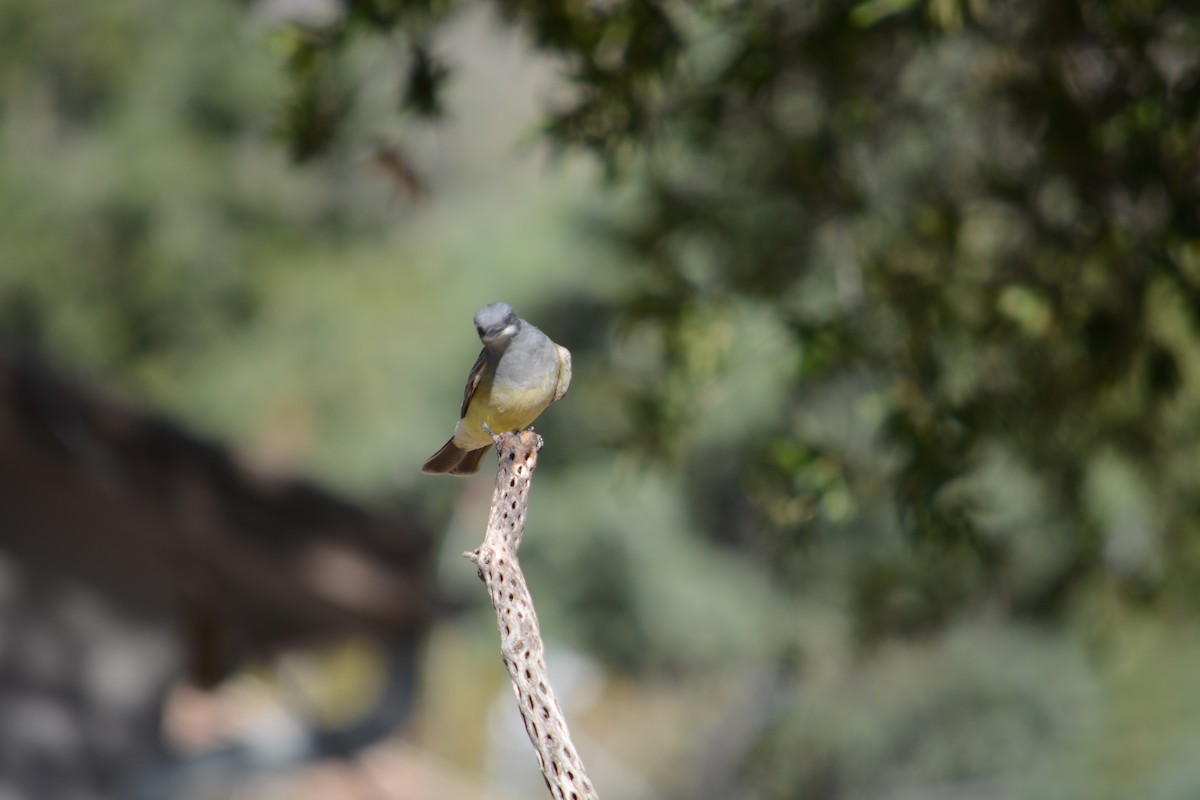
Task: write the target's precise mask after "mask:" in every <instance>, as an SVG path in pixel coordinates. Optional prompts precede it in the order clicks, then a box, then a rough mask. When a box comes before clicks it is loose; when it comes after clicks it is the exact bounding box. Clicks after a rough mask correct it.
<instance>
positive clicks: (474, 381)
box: [458, 348, 487, 419]
mask: <svg viewBox="0 0 1200 800" xmlns="http://www.w3.org/2000/svg"><path fill="white" fill-rule="evenodd" d="M486 362H487V348H484V349H483V350H480V351H479V358H477V359H475V366H473V367H471V374H470V375H468V376H467V385H466V386H465V387H463V404H462V411H460V412H458V416H459V418H460V419H461V418H463V417H465V416H466V415H467V406H469V405H471V398H472V397H474V396H475V390H476V389H478V388H479V379H480V378H482V377H483V366H484V364H485V363H486Z"/></svg>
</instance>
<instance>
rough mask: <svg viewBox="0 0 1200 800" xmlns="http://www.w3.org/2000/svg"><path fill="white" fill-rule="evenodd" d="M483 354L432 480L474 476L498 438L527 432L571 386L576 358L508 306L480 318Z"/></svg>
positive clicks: (433, 461) (428, 466)
mask: <svg viewBox="0 0 1200 800" xmlns="http://www.w3.org/2000/svg"><path fill="white" fill-rule="evenodd" d="M475 330H476V332H477V333H478V334H479V339H480V340H481V341H482V342H483V350H481V351H480V353H479V358H477V359H476V360H475V366H474V367H472V368H471V375H470V377H468V378H467V387H466V389H464V390H463V402H462V411H460V412H459V417H460V419H459V420H458V425H456V426H455V428H454V435H453V436H452V437H450V441H448V442H446V446H445V447H443V448H442V449H441V450H438V451H437V452H436V453H434V454H433V455H432V456H430V457H429V460H428V461H426V462H425V466H424V467H422V471H424V472H428V473H429V474H431V475H436V474H440V473H447V472H448V473H450V474H451V475H472V474H474V473H475V472H477V471H478V470H479V462H480V461H481V460H483V455H484V453H486V452H487V451H488V450H489V449H490V448H491V447H492V446H493V442H492V437H491V435H490V434H489V433H488V432H487V431H486V430H484V427H483V426H484V425H485V424H486V425H487V426H488V428H490V429H491V430H492V431H493V432H495V433H503V432H505V431H518V430H521V429H523V428H526V427H528V426H529V425H530V424H532V423H533V421H534V420H535V419H537V416H538V414H541V413H542V412H543V411H545V410H546V407H547V406H549V405H550V404H551V403H553V402H554V401H556V400H559V399H561V398H562V396H563V395H564V394H566V393H567V387H568V386H570V385H571V352H570V351H569V350H567V348H565V347H562V346H561V345H557V344H555V343H554V342H552V341H550V337H549V336H547V335H546V334H544V333H542V332H541V331H540V330H538V329H537V328H535V327H534V326H532V325H530V324H529V323H528V322H526V321H525V320H523V319H521V318H520V317H518V316H517V315H516V314H515V313H513V310H512V308H510V307H509V305H508V304H507V303H491V304H489V305H486V306H484V307H483V308H481V309H479V310H478V311H476V312H475Z"/></svg>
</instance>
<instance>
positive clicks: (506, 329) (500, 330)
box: [480, 325, 517, 344]
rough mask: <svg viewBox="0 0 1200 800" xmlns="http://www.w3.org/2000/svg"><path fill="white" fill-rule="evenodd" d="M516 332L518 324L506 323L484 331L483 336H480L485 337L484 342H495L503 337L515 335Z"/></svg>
mask: <svg viewBox="0 0 1200 800" xmlns="http://www.w3.org/2000/svg"><path fill="white" fill-rule="evenodd" d="M516 332H517V326H516V325H505V326H503V327H497V328H491V329H489V330H487V331H484V334H483V336H481V337H480V338H481V339H483V343H484V344H492V343H493V342H498V341H500V340H502V339H508V338H510V337H512V336H513V335H515V334H516Z"/></svg>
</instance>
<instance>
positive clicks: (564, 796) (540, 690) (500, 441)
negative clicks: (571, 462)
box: [463, 430, 597, 800]
mask: <svg viewBox="0 0 1200 800" xmlns="http://www.w3.org/2000/svg"><path fill="white" fill-rule="evenodd" d="M495 439H496V445H497V447H498V448H499V450H500V469H499V471H498V473H497V475H496V489H495V491H494V492H493V494H492V510H491V514H490V516H489V517H488V526H487V533H486V534H485V535H484V539H483V544H481V545H480V546H479V547H477V548H476V549H475V550H473V551H471V552H468V553H464V554H463V555H465V556H466V557H467V558H468V559H470V560H471V561H472V562H474V563H475V566H477V567H478V568H479V577H480V579H481V580H482V581H483V583H484V586H486V587H487V590H488V596H489V597H491V599H492V606H493V607H494V608H495V609H496V623H497V626H498V627H499V629H500V653H501V655H502V656H503V658H504V666H505V668H506V669H507V670H508V676H509V678H510V679H512V685H513V691H514V692H515V693H516V695H517V704H518V706H519V707H520V709H521V717H522V718H523V719H524V720H525V731H526V732H527V733H528V734H529V740H530V741H531V742H532V743H533V747H534V749H535V750H536V751H537V758H538V764H539V765H540V766H541V768H542V775H543V776H545V778H546V787H547V788H548V789H549V790H550V794H551V795H553V796H554V797H555V798H556V800H596V798H597V795H596V790H595V789H594V788H593V787H592V782H591V780H590V779H589V778H588V776H587V770H585V769H584V766H583V762H582V761H581V760H580V759H579V754H578V753H577V752H576V751H575V745H574V744H572V743H571V735H570V732H569V731H568V730H567V720H566V717H564V716H563V713H562V708H560V707H559V704H558V698H557V697H556V696H555V694H554V689H553V688H551V686H550V679H549V677H548V676H547V675H546V658H545V649H544V647H543V646H542V635H541V631H540V630H539V629H538V621H537V614H536V613H535V612H534V609H533V600H532V598H530V596H529V589H528V588H527V587H526V585H525V576H524V575H522V574H521V564H520V562H519V561H518V560H517V548H519V547H520V546H521V536H522V534H524V532H525V512H526V508H527V505H528V502H529V485H530V480H531V479H532V477H533V470H534V468H535V467H536V466H537V456H538V450H540V449H541V447H542V437H540V436H538V435H537V434H536V433H534V432H533V431H531V430H529V431H522V432H521V433H503V434H500V435H499V436H496V437H495Z"/></svg>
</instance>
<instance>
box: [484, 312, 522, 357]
mask: <svg viewBox="0 0 1200 800" xmlns="http://www.w3.org/2000/svg"><path fill="white" fill-rule="evenodd" d="M520 329H521V318H520V317H518V316H517V315H516V313H514V312H513V310H512V306H510V305H509V304H508V303H489V304H488V305H486V306H484V307H483V308H481V309H479V310H478V311H476V312H475V331H476V332H477V333H478V334H479V339H480V340H481V341H482V342H483V343H484V344H485V345H486V346H488V347H494V346H496V345H503V344H507V343H508V341H509V340H510V339H512V337H514V336H516V334H517V331H519V330H520Z"/></svg>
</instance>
